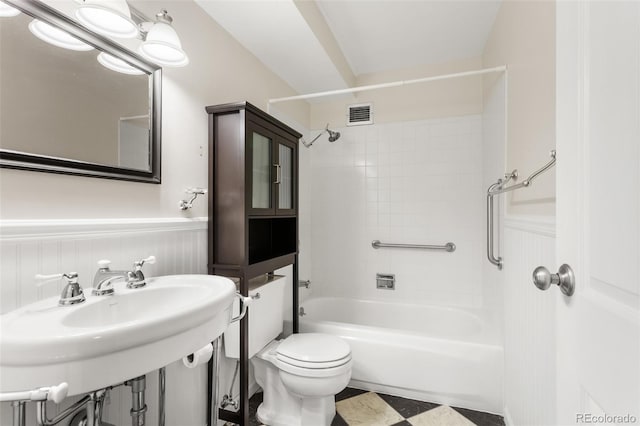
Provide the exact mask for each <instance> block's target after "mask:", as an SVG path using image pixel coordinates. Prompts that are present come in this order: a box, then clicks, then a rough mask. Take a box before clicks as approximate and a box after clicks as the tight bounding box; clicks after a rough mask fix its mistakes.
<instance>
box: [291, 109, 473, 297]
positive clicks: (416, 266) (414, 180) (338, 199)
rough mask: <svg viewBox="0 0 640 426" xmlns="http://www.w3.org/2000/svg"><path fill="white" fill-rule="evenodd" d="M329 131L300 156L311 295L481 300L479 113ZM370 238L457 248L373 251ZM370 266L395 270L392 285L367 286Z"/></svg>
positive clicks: (372, 279)
mask: <svg viewBox="0 0 640 426" xmlns="http://www.w3.org/2000/svg"><path fill="white" fill-rule="evenodd" d="M336 130H338V131H340V132H341V134H342V137H341V138H340V139H339V140H338V141H337V142H335V143H329V142H327V141H326V140H320V141H319V142H318V143H316V144H314V145H313V148H311V149H310V150H309V152H308V153H306V154H308V155H309V156H310V157H311V158H310V164H311V178H310V182H309V183H308V188H306V189H307V190H310V193H311V194H313V196H312V197H311V209H310V211H311V253H312V254H313V262H312V265H311V269H312V273H311V275H312V278H313V281H314V294H315V295H318V296H336V297H353V298H362V299H385V300H393V301H411V302H412V303H429V304H439V305H463V306H482V304H483V298H484V293H485V291H484V290H483V286H482V285H481V282H479V281H480V280H481V277H482V267H483V265H482V262H483V260H484V220H485V218H484V215H485V212H484V208H485V206H484V190H483V186H482V185H483V174H482V173H483V159H482V157H483V155H482V149H483V143H482V116H481V115H468V116H462V117H454V118H444V119H431V120H422V121H412V122H404V123H389V124H375V125H370V126H354V127H347V128H339V129H336ZM312 133H313V132H312ZM304 190H305V188H302V191H304ZM376 239H378V240H381V241H383V242H390V243H416V244H444V243H446V242H449V241H451V242H453V243H455V244H456V246H457V250H456V251H455V252H454V253H446V252H439V251H438V252H433V251H423V250H404V249H402V250H398V249H396V250H394V249H378V250H375V249H373V248H372V247H371V241H372V240H376ZM452 271H455V273H452ZM377 272H381V273H394V274H396V283H397V285H396V290H395V291H385V290H376V288H375V274H376V273H377Z"/></svg>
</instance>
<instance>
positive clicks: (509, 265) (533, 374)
mask: <svg viewBox="0 0 640 426" xmlns="http://www.w3.org/2000/svg"><path fill="white" fill-rule="evenodd" d="M504 245H505V250H504V270H503V272H504V291H503V295H504V311H505V312H504V314H505V315H504V355H505V375H504V377H505V421H506V422H507V424H511V425H518V426H524V425H552V424H555V411H556V409H555V408H556V406H555V404H556V379H555V378H556V343H555V338H556V328H555V318H556V312H555V300H556V295H555V294H553V293H554V292H556V291H558V289H557V288H550V289H549V290H547V291H544V292H543V291H540V290H538V289H537V288H536V287H535V286H534V285H533V282H532V279H531V274H532V272H533V270H534V269H535V268H536V267H537V266H540V265H542V266H546V267H547V268H549V270H552V271H555V270H556V260H555V223H554V222H553V220H551V219H549V218H520V217H518V218H516V217H507V218H506V219H505V226H504Z"/></svg>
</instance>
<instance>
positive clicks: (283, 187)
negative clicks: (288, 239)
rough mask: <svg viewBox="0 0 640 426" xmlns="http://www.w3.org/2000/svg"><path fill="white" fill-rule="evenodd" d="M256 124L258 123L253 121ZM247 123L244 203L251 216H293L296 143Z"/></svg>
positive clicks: (269, 130)
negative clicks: (246, 190)
mask: <svg viewBox="0 0 640 426" xmlns="http://www.w3.org/2000/svg"><path fill="white" fill-rule="evenodd" d="M256 121H257V120H256ZM256 121H254V120H251V121H247V126H246V136H245V137H246V143H247V148H246V150H247V164H246V171H247V174H246V179H247V188H248V194H247V197H248V199H247V203H248V206H249V209H248V210H249V215H250V216H275V215H295V214H296V206H297V200H296V197H297V185H298V182H297V181H296V176H297V164H298V152H297V144H296V141H294V140H287V138H286V137H285V136H283V135H282V134H279V133H278V132H277V131H274V129H269V126H263V125H261V124H264V123H258V122H256Z"/></svg>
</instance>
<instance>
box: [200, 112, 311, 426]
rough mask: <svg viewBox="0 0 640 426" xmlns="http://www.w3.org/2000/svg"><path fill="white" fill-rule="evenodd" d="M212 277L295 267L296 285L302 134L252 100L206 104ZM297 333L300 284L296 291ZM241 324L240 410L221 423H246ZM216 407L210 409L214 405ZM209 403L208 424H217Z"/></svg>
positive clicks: (244, 325)
mask: <svg viewBox="0 0 640 426" xmlns="http://www.w3.org/2000/svg"><path fill="white" fill-rule="evenodd" d="M206 110H207V112H208V113H209V232H208V249H209V252H208V262H209V264H208V270H209V273H210V274H216V275H223V276H229V277H235V278H238V279H239V280H238V281H239V291H240V293H241V294H242V295H244V296H247V295H248V290H249V287H248V282H249V280H250V279H252V278H254V277H257V276H259V275H262V274H268V273H272V272H273V271H274V270H275V269H278V268H282V267H284V266H287V265H293V282H294V283H297V282H298V267H297V258H298V140H299V139H300V136H301V134H300V133H298V132H297V131H295V130H294V129H292V128H290V127H289V126H287V125H286V124H284V123H282V122H280V121H279V120H277V119H275V118H274V117H271V116H270V115H268V114H267V113H265V112H264V111H261V110H260V109H258V108H256V107H255V106H253V105H251V104H250V103H248V102H241V103H234V104H224V105H215V106H209V107H207V108H206ZM292 293H293V294H292V297H293V307H294V309H293V311H292V322H293V330H294V332H297V329H298V316H297V315H296V313H297V299H298V286H297V285H294V286H293V291H292ZM249 315H251V310H250V309H249V312H248V314H247V316H246V317H245V318H244V319H243V320H241V321H240V410H239V412H238V413H231V412H228V411H224V410H221V411H220V413H219V418H220V419H223V420H228V421H232V422H235V423H239V424H240V425H244V424H248V409H249V405H248V367H249V359H248V356H247V355H248V316H249ZM210 405H211V404H210ZM213 410H214V408H213V407H211V406H210V413H209V414H210V415H209V421H210V424H215V422H214V421H213V418H212V415H211V412H212V411H213Z"/></svg>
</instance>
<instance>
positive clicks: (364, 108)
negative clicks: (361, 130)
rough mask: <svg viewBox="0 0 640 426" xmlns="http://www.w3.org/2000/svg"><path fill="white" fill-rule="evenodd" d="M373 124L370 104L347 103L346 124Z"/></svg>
mask: <svg viewBox="0 0 640 426" xmlns="http://www.w3.org/2000/svg"><path fill="white" fill-rule="evenodd" d="M363 124H373V106H372V104H358V105H349V107H348V109H347V126H362V125H363Z"/></svg>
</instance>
